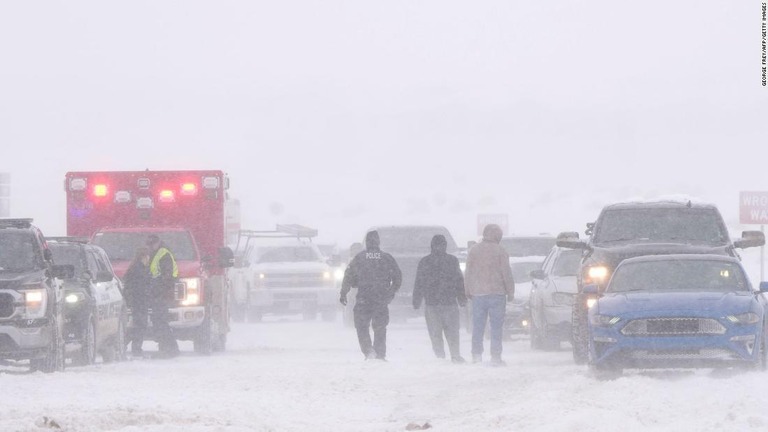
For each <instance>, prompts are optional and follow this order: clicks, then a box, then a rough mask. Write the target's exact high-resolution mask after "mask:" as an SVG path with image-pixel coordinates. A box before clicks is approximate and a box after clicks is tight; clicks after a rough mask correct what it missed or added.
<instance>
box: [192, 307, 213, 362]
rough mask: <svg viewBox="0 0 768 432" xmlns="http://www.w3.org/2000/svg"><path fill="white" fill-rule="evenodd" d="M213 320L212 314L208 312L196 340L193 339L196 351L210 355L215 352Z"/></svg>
mask: <svg viewBox="0 0 768 432" xmlns="http://www.w3.org/2000/svg"><path fill="white" fill-rule="evenodd" d="M213 337H214V336H213V322H211V317H210V314H207V313H206V317H205V319H204V320H203V324H202V325H201V326H200V330H199V331H198V332H197V336H196V337H195V340H194V341H192V344H193V345H194V349H195V352H196V353H198V354H202V355H210V354H211V353H212V352H213Z"/></svg>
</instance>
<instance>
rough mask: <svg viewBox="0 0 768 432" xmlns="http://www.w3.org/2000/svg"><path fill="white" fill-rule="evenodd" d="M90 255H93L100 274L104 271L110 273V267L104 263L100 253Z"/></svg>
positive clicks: (93, 252) (91, 252)
mask: <svg viewBox="0 0 768 432" xmlns="http://www.w3.org/2000/svg"><path fill="white" fill-rule="evenodd" d="M90 254H91V255H93V259H94V260H95V261H96V267H97V268H98V270H99V271H100V272H102V271H109V267H108V266H107V263H105V262H104V260H103V259H102V258H101V256H99V254H98V253H96V252H95V251H90Z"/></svg>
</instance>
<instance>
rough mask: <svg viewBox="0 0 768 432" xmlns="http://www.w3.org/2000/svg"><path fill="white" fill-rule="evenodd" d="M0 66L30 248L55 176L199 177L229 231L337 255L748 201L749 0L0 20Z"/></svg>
mask: <svg viewBox="0 0 768 432" xmlns="http://www.w3.org/2000/svg"><path fill="white" fill-rule="evenodd" d="M0 56H1V57H0V58H1V59H2V60H1V61H0V147H1V148H2V155H3V156H2V158H1V159H0V172H10V173H11V175H12V181H13V201H12V215H13V216H18V217H22V216H23V217H34V218H35V219H36V220H37V222H38V223H39V225H40V226H41V227H42V228H43V230H44V231H45V232H46V233H48V234H49V235H54V234H64V229H65V228H64V227H65V208H64V192H63V178H64V174H65V172H67V171H71V170H133V169H144V168H151V169H204V168H206V169H207V168H210V169H223V170H225V171H227V172H228V173H229V174H230V177H231V178H232V185H233V188H232V194H233V196H235V197H237V198H239V199H240V201H241V203H242V208H243V212H244V214H243V220H244V223H243V225H244V227H246V228H252V229H263V228H268V227H271V226H272V224H274V223H275V222H285V223H294V222H298V223H303V224H307V225H311V226H315V227H317V228H319V229H320V231H321V235H322V236H323V238H324V239H325V240H333V239H338V240H339V241H340V242H341V243H342V244H345V245H346V244H347V243H348V242H350V241H353V240H356V239H358V238H361V237H362V235H363V230H364V229H365V228H366V227H368V226H371V225H377V224H382V223H442V224H445V225H447V226H448V227H449V228H450V229H451V230H452V231H453V233H454V235H455V236H456V237H457V240H458V241H460V242H464V241H466V240H468V239H470V238H472V237H473V235H474V230H475V218H476V215H477V213H497V212H506V213H509V214H510V223H511V225H512V229H513V230H515V231H516V232H521V233H523V232H524V233H536V232H542V231H548V232H553V233H556V232H558V231H561V230H573V229H577V228H578V229H581V227H582V226H583V223H584V222H586V221H587V220H589V219H592V218H594V217H595V216H596V215H597V211H598V210H599V208H600V207H601V206H602V205H604V204H607V203H608V202H610V201H612V200H616V199H622V198H628V197H632V196H638V195H640V196H646V197H649V196H653V195H657V194H668V193H684V194H691V195H696V196H699V197H701V198H703V199H705V200H709V201H714V202H716V203H717V204H718V205H720V207H721V210H722V212H723V213H724V215H725V216H726V218H727V219H729V220H731V221H733V220H736V218H737V204H738V191H739V190H768V146H767V145H766V143H768V128H767V127H766V125H768V89H766V88H764V87H761V86H760V64H759V62H760V3H759V2H758V1H738V2H737V1H733V0H721V1H715V0H703V1H702V0H698V1H693V0H683V1H678V2H667V1H660V0H649V1H644V2H617V1H610V0H577V1H573V0H550V1H536V0H529V1H478V2H466V1H445V0H444V1H438V0H426V1H387V2H364V1H353V0H350V1H322V2H320V1H314V2H313V1H308V0H296V1H258V2H257V1H216V2H203V1H192V0H184V1H131V2H104V1H79V2H74V1H72V2H63V1H59V2H54V1H48V2H2V3H0ZM278 210H279V211H278ZM276 211H278V212H277V213H278V214H276Z"/></svg>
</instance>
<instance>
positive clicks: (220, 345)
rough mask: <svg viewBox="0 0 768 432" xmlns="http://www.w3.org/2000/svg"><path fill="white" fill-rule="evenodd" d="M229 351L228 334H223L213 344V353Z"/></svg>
mask: <svg viewBox="0 0 768 432" xmlns="http://www.w3.org/2000/svg"><path fill="white" fill-rule="evenodd" d="M226 350H227V334H226V333H221V334H219V335H218V336H217V337H216V339H215V341H214V344H213V351H214V352H223V351H226Z"/></svg>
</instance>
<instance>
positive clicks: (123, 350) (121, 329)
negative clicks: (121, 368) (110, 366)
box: [114, 319, 128, 361]
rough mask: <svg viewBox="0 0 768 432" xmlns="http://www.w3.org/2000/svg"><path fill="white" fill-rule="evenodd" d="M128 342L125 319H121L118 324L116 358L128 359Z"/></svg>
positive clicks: (118, 359) (120, 359)
mask: <svg viewBox="0 0 768 432" xmlns="http://www.w3.org/2000/svg"><path fill="white" fill-rule="evenodd" d="M127 348H128V343H127V342H126V339H125V320H124V319H120V322H119V323H118V324H117V334H116V335H115V345H114V349H115V360H117V361H125V360H128V349H127Z"/></svg>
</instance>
